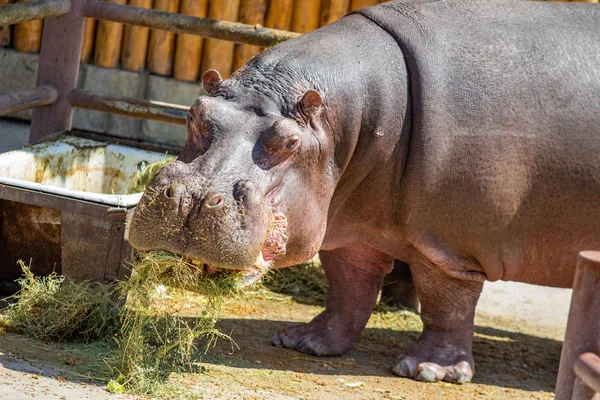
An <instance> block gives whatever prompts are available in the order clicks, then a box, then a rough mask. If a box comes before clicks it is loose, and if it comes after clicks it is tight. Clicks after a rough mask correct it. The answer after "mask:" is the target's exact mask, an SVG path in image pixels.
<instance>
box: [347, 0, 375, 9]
mask: <svg viewBox="0 0 600 400" xmlns="http://www.w3.org/2000/svg"><path fill="white" fill-rule="evenodd" d="M378 3H380V1H379V0H352V1H351V2H350V11H354V10H358V9H359V8H365V7H370V6H374V5H375V4H378Z"/></svg>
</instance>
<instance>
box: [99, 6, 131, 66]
mask: <svg viewBox="0 0 600 400" xmlns="http://www.w3.org/2000/svg"><path fill="white" fill-rule="evenodd" d="M107 1H110V2H111V3H117V4H126V3H127V0H107ZM122 42H123V24H120V23H117V22H110V21H98V30H97V31H96V46H95V50H94V64H95V65H97V66H99V67H102V68H115V67H116V66H117V64H118V63H119V56H120V55H121V44H122Z"/></svg>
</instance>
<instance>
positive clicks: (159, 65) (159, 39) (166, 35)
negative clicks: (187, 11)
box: [148, 0, 179, 76]
mask: <svg viewBox="0 0 600 400" xmlns="http://www.w3.org/2000/svg"><path fill="white" fill-rule="evenodd" d="M154 9H156V10H162V11H168V12H172V13H176V12H178V11H179V0H155V1H154ZM174 50H175V34H174V33H173V32H167V31H161V30H156V29H153V30H152V31H151V32H150V46H149V49H148V69H149V70H150V72H153V73H155V74H158V75H164V76H169V75H171V72H173V53H174Z"/></svg>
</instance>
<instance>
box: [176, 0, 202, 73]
mask: <svg viewBox="0 0 600 400" xmlns="http://www.w3.org/2000/svg"><path fill="white" fill-rule="evenodd" d="M179 12H180V13H181V14H186V15H192V16H194V17H206V15H207V14H208V0H182V1H181V8H180V10H179ZM202 44H203V39H202V38H201V37H198V36H195V35H184V34H179V35H177V43H176V46H175V65H174V68H173V77H174V78H175V79H177V80H180V81H189V82H195V81H197V80H198V78H199V76H200V63H201V62H202V60H201V58H202Z"/></svg>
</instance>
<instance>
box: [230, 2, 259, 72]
mask: <svg viewBox="0 0 600 400" xmlns="http://www.w3.org/2000/svg"><path fill="white" fill-rule="evenodd" d="M267 3H268V0H242V2H241V4H240V18H239V19H240V22H241V23H242V24H248V25H261V26H263V25H264V24H265V14H266V12H267ZM260 49H261V48H260V47H259V46H251V45H249V44H239V43H237V44H236V45H235V51H234V56H233V70H234V71H236V70H238V69H240V68H241V67H242V66H243V65H244V64H246V63H247V62H248V60H250V59H251V58H252V57H254V56H255V55H257V54H258V53H260Z"/></svg>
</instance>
